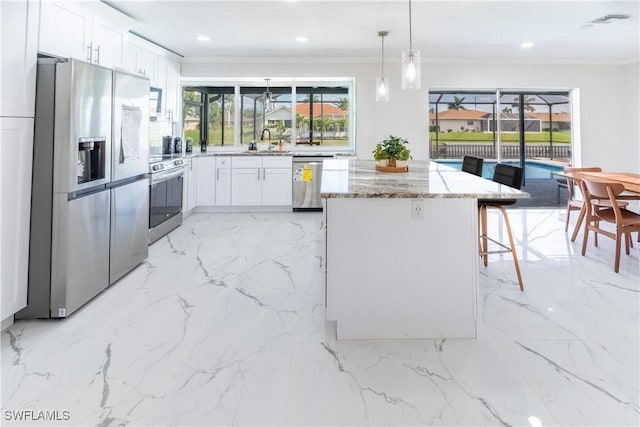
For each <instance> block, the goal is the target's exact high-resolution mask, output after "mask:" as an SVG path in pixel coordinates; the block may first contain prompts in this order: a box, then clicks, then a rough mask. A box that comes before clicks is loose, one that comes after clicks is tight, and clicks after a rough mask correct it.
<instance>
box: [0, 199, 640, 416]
mask: <svg viewBox="0 0 640 427" xmlns="http://www.w3.org/2000/svg"><path fill="white" fill-rule="evenodd" d="M510 217H511V219H512V223H513V226H514V228H515V233H516V236H517V240H518V241H519V242H520V246H519V250H520V253H519V256H520V259H521V260H522V261H521V266H522V270H523V276H524V280H525V286H526V289H525V292H523V293H522V292H520V291H519V290H518V288H517V285H516V284H515V282H514V271H513V264H512V262H511V260H510V258H509V256H508V255H506V256H505V257H504V260H502V258H501V256H500V255H494V256H492V258H491V259H490V264H489V268H487V269H485V268H483V267H481V280H480V292H479V295H480V298H479V307H478V316H479V319H478V321H479V327H478V339H476V340H414V341H359V342H336V340H335V326H334V325H331V324H325V322H324V312H323V311H324V307H323V302H324V295H323V265H322V263H323V256H322V254H323V249H322V248H323V242H322V235H321V230H320V221H321V214H319V213H295V214H294V213H291V214H287V213H278V214H275V213H273V214H267V213H260V214H194V215H192V216H190V217H189V218H187V219H186V221H185V223H184V225H183V226H182V227H181V228H179V229H177V230H175V231H174V232H173V233H171V234H170V235H169V236H168V237H165V238H164V239H162V240H161V241H159V242H157V243H156V244H154V245H153V246H152V247H151V248H150V256H149V259H148V261H147V262H146V263H145V264H144V265H142V266H140V267H139V268H138V269H136V270H135V271H134V272H132V273H131V274H129V275H128V276H127V277H125V278H124V279H123V280H121V281H120V282H119V283H117V284H116V285H115V286H114V287H112V288H110V289H108V290H107V291H106V292H104V293H103V294H101V295H99V296H98V297H97V298H96V299H95V300H94V301H92V302H91V303H90V304H89V305H88V306H86V307H85V308H84V309H82V310H80V311H79V312H77V313H76V314H74V315H73V316H72V317H70V318H68V319H66V320H64V321H20V322H17V323H16V324H15V325H13V326H12V327H11V328H9V329H8V330H7V331H5V332H3V333H2V410H3V414H2V419H3V423H4V424H5V425H10V424H12V423H13V424H15V422H13V421H10V420H9V419H8V418H7V412H6V411H15V410H33V411H35V412H34V413H33V416H37V415H38V412H37V411H42V410H49V411H52V410H58V411H64V410H68V411H69V415H70V420H69V421H64V422H60V423H58V425H63V424H65V425H66V424H73V425H100V426H108V425H113V426H115V425H418V424H430V425H474V426H475V425H491V426H493V425H504V426H507V425H530V423H532V422H535V420H533V419H532V418H531V419H530V417H537V419H539V420H540V422H541V424H542V425H544V426H550V425H592V426H596V425H597V426H604V425H606V426H611V425H628V426H637V425H640V404H639V403H640V402H639V393H640V387H639V379H638V378H639V338H638V337H639V302H640V283H639V282H640V280H639V270H640V265H639V261H638V260H639V252H640V251H639V248H640V244H636V245H635V248H634V249H633V252H632V254H631V255H630V256H627V255H624V254H623V256H622V264H621V271H620V273H619V274H615V273H613V242H612V241H611V240H610V239H607V238H601V239H600V247H598V248H594V247H593V246H592V245H590V246H589V249H588V253H587V257H582V256H581V255H580V253H579V250H580V242H575V243H571V242H569V240H568V237H567V235H566V234H565V233H564V230H563V220H564V211H563V210H512V211H510ZM496 218H497V216H494V215H492V216H490V221H492V222H493V224H494V225H495V224H496V223H497V220H496ZM522 230H527V233H526V234H524V235H523V233H522ZM581 237H582V236H581V235H580V236H579V240H580V239H581ZM532 420H533V421H532ZM27 424H34V425H50V424H52V423H51V422H50V421H47V422H44V421H40V422H29V423H27ZM53 424H55V423H53Z"/></svg>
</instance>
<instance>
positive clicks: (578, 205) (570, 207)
mask: <svg viewBox="0 0 640 427" xmlns="http://www.w3.org/2000/svg"><path fill="white" fill-rule="evenodd" d="M564 171H565V172H569V173H580V172H602V168H599V167H589V168H570V167H566V168H564ZM567 184H568V185H567V190H568V192H569V197H567V218H566V220H565V224H564V231H565V232H567V231H568V230H569V221H570V218H571V211H580V213H579V215H578V220H577V221H576V225H575V227H574V229H573V234H572V235H571V241H572V242H574V241H575V240H576V238H577V237H578V231H580V228H581V226H582V221H584V217H585V213H586V209H583V208H582V207H583V205H584V197H582V196H581V197H580V198H579V197H578V192H577V191H576V190H577V189H578V190H580V192H582V190H581V189H580V188H581V187H580V181H579V180H576V179H574V178H567ZM591 203H593V204H598V203H599V204H600V205H602V206H604V207H611V202H610V201H609V198H608V197H607V198H605V199H604V200H599V199H592V200H591ZM616 203H618V205H619V206H620V207H625V206H627V205H628V203H627V202H624V201H622V200H618V201H617V202H616ZM597 240H598V239H597V237H596V242H597Z"/></svg>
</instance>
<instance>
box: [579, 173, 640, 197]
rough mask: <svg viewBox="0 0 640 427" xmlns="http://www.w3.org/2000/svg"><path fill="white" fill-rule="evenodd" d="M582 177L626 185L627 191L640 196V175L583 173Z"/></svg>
mask: <svg viewBox="0 0 640 427" xmlns="http://www.w3.org/2000/svg"><path fill="white" fill-rule="evenodd" d="M580 175H582V176H586V177H587V178H594V179H595V180H597V181H609V182H615V183H618V184H622V185H624V189H625V191H629V192H632V193H637V194H640V174H637V173H627V172H581V173H580Z"/></svg>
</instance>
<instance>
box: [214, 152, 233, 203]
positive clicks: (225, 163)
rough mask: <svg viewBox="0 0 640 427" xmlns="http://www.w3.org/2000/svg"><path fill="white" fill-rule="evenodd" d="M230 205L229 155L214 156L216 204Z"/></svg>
mask: <svg viewBox="0 0 640 427" xmlns="http://www.w3.org/2000/svg"><path fill="white" fill-rule="evenodd" d="M230 205H231V157H227V156H224V157H218V158H216V206H230Z"/></svg>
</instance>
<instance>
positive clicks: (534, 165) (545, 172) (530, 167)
mask: <svg viewBox="0 0 640 427" xmlns="http://www.w3.org/2000/svg"><path fill="white" fill-rule="evenodd" d="M434 161H436V162H438V163H442V164H443V165H447V166H451V167H452V168H456V169H458V170H461V169H462V160H434ZM496 163H497V162H493V161H486V160H485V162H484V165H483V166H482V177H483V178H488V179H491V178H493V171H494V170H495V168H496ZM502 163H504V164H507V165H511V166H520V162H517V161H515V162H502ZM524 165H525V168H524V171H525V175H524V176H525V178H553V176H552V175H551V172H557V171H561V170H563V167H562V166H555V165H548V164H545V163H539V162H534V161H530V160H527V161H525V162H524Z"/></svg>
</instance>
